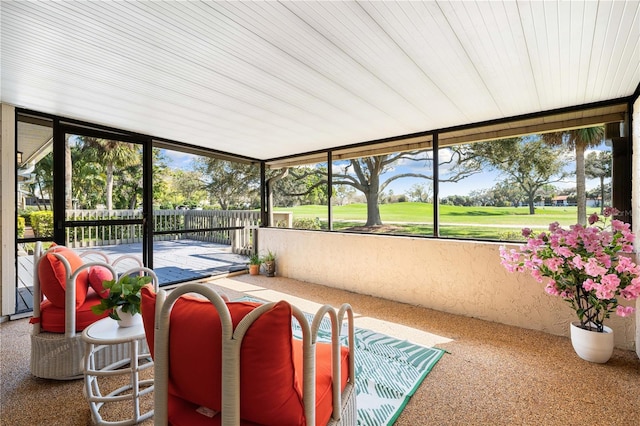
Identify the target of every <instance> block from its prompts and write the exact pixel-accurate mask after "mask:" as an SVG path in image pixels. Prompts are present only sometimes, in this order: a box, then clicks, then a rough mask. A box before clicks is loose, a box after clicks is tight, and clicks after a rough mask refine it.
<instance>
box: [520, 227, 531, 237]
mask: <svg viewBox="0 0 640 426" xmlns="http://www.w3.org/2000/svg"><path fill="white" fill-rule="evenodd" d="M531 232H533V231H531V228H522V236H523V237H525V238H529V235H531Z"/></svg>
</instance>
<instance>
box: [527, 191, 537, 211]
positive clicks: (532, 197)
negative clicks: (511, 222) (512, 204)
mask: <svg viewBox="0 0 640 426" xmlns="http://www.w3.org/2000/svg"><path fill="white" fill-rule="evenodd" d="M527 198H528V202H529V214H536V206H535V193H534V194H529V195H528V196H527Z"/></svg>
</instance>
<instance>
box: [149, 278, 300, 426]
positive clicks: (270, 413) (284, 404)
mask: <svg viewBox="0 0 640 426" xmlns="http://www.w3.org/2000/svg"><path fill="white" fill-rule="evenodd" d="M142 300H143V302H142V316H143V319H144V326H145V332H146V333H147V342H148V344H149V345H150V346H151V345H152V344H153V343H152V342H153V341H154V337H153V332H154V331H153V323H154V320H155V293H154V292H153V288H152V287H151V286H150V285H147V286H145V288H144V289H143V292H142ZM257 306H260V304H258V303H250V302H229V303H227V307H228V309H229V311H230V313H231V317H232V322H233V326H234V328H235V326H236V325H237V324H238V323H239V322H240V320H242V318H244V316H245V315H247V314H248V313H249V312H251V311H252V310H253V309H255V308H256V307H257ZM169 340H170V344H169V353H170V359H171V363H170V372H169V382H170V384H169V392H170V393H171V394H173V395H174V396H177V397H180V398H182V399H184V400H186V401H188V402H191V403H192V404H194V405H195V406H204V407H208V408H210V409H213V410H215V411H220V406H221V403H220V399H221V386H220V383H221V369H222V367H221V365H222V362H221V349H220V345H221V326H220V318H219V316H218V313H217V312H216V310H215V308H214V306H213V305H212V304H211V303H210V302H209V301H208V300H203V299H201V298H195V297H191V296H182V297H181V298H180V299H179V300H178V301H176V303H175V304H174V307H173V310H172V312H171V328H170V331H169ZM240 352H241V354H240V363H241V365H240V371H241V376H240V411H241V413H240V414H241V417H242V418H243V419H245V420H247V421H250V422H255V423H259V424H263V425H269V424H277V425H279V426H280V425H282V426H284V425H302V424H304V412H303V407H302V395H301V394H300V391H299V389H300V388H301V385H300V384H298V383H297V381H296V375H295V370H294V368H295V364H294V361H293V339H292V333H291V306H290V305H289V304H288V303H286V302H278V303H277V304H276V305H274V306H273V307H272V308H271V310H269V311H267V312H265V313H264V314H263V315H262V316H261V317H260V318H258V319H257V320H256V322H254V324H253V325H252V326H251V327H250V328H249V329H248V331H247V333H246V335H245V337H244V340H243V343H242V347H241V349H240ZM275 419H277V420H275ZM274 422H275V423H274Z"/></svg>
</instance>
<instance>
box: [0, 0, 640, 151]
mask: <svg viewBox="0 0 640 426" xmlns="http://www.w3.org/2000/svg"><path fill="white" fill-rule="evenodd" d="M0 19H1V20H0V24H1V34H0V35H1V38H0V54H1V69H0V72H1V81H0V83H1V86H0V100H1V101H2V102H7V103H10V104H13V105H16V106H18V107H23V108H27V109H31V110H35V111H40V112H45V113H50V114H56V115H60V116H62V117H68V118H74V119H78V120H83V121H87V122H91V123H96V124H101V125H106V126H110V127H115V128H120V129H123V130H127V131H134V132H138V133H142V134H147V135H150V136H155V137H159V138H164V139H168V140H175V141H178V142H183V143H187V144H192V145H195V146H198V147H204V148H211V149H215V150H219V151H225V152H228V153H231V154H237V155H242V156H248V157H253V158H258V159H272V158H277V157H281V156H288V155H293V154H299V153H304V152H311V151H315V150H320V149H326V148H332V147H339V146H344V145H348V144H353V143H360V142H366V141H371V140H377V139H382V138H389V137H396V136H401V135H406V134H411V133H415V132H423V131H429V130H435V129H440V128H447V127H452V126H457V125H464V124H469V123H477V122H483V121H487V120H496V119H501V118H505V117H513V116H520V115H524V114H530V113H538V112H541V111H548V110H553V109H557V108H564V107H571V106H576V105H584V104H590V103H594V102H599V101H609V100H615V99H620V98H625V97H628V96H631V95H632V94H633V93H634V91H635V90H636V89H637V88H638V86H639V84H640V41H639V40H640V1H638V0H634V1H532V2H525V1H465V2H462V1H451V2H449V1H422V2H408V1H360V2H354V1H304V2H301V1H300V2H299V1H282V2H262V1H255V2H253V1H234V2H221V1H188V2H183V1H163V2H148V1H127V2H120V1H95V2H72V1H56V2H49V1H0Z"/></svg>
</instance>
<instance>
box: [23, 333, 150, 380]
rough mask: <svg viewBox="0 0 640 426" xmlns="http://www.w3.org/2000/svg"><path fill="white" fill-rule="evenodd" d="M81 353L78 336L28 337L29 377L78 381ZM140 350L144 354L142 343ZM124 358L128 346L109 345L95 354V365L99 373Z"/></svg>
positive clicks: (80, 374) (81, 364) (45, 335)
mask: <svg viewBox="0 0 640 426" xmlns="http://www.w3.org/2000/svg"><path fill="white" fill-rule="evenodd" d="M84 349H85V346H84V344H83V342H82V334H81V333H79V334H77V335H76V336H74V337H71V338H69V337H65V335H64V334H58V333H46V332H43V333H38V334H32V335H31V374H33V375H34V376H36V377H40V378H43V379H55V380H74V379H82V378H83V357H84ZM142 350H144V351H148V346H147V343H146V340H145V342H144V345H143V348H142ZM128 357H129V345H128V344H119V345H109V346H108V347H106V348H104V349H103V350H101V351H99V353H97V354H96V359H95V361H96V366H97V367H98V368H100V369H101V368H104V367H106V366H107V365H110V364H113V363H116V362H118V361H121V360H123V359H125V358H128Z"/></svg>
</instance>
